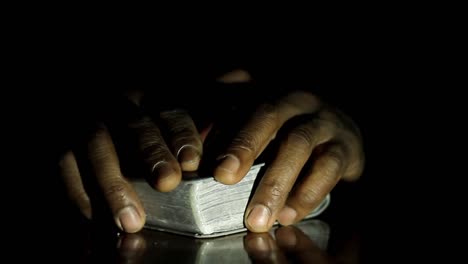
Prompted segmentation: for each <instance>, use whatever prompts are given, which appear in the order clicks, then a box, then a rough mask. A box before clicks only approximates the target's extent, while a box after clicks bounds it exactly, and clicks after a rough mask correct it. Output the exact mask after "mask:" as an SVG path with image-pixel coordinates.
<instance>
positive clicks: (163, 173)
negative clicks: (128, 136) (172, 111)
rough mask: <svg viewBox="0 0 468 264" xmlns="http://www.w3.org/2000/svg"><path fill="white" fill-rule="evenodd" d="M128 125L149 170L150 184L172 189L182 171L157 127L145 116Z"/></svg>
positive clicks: (175, 185)
mask: <svg viewBox="0 0 468 264" xmlns="http://www.w3.org/2000/svg"><path fill="white" fill-rule="evenodd" d="M129 126H130V128H131V129H132V130H133V131H134V132H135V134H136V136H137V139H138V143H137V144H138V148H139V152H140V153H141V155H142V156H143V161H144V163H145V166H146V167H147V169H148V171H149V172H150V176H149V181H150V183H151V185H152V186H153V187H154V188H156V189H157V190H159V191H162V192H168V191H171V190H173V189H174V188H175V187H177V185H178V184H179V182H180V180H181V178H182V173H181V170H180V167H179V163H178V162H177V160H176V159H175V158H174V156H173V155H172V153H171V151H170V150H169V148H168V146H167V144H166V142H165V140H164V138H163V136H162V134H161V131H160V130H159V128H158V127H157V126H156V124H155V123H154V122H153V120H152V119H151V118H149V117H147V116H145V117H141V118H139V119H138V120H137V121H134V122H132V123H131V124H130V125H129Z"/></svg>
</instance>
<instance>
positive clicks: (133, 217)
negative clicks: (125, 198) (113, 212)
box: [115, 206, 141, 233]
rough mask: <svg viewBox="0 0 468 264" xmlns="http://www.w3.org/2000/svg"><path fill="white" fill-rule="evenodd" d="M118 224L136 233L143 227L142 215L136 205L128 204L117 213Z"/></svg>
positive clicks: (123, 229) (123, 228)
mask: <svg viewBox="0 0 468 264" xmlns="http://www.w3.org/2000/svg"><path fill="white" fill-rule="evenodd" d="M115 222H116V224H117V226H118V227H119V228H120V229H121V230H122V231H125V232H127V233H134V232H136V231H138V230H140V228H141V217H140V215H139V214H138V212H137V211H136V209H135V207H133V206H127V207H125V208H123V209H122V210H120V211H119V212H118V213H117V217H116V219H115Z"/></svg>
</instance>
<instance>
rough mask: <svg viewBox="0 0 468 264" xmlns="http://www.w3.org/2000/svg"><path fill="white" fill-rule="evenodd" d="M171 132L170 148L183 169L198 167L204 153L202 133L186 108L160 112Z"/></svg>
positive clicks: (191, 169)
mask: <svg viewBox="0 0 468 264" xmlns="http://www.w3.org/2000/svg"><path fill="white" fill-rule="evenodd" d="M160 118H161V120H162V121H163V122H164V123H165V125H166V128H167V130H168V133H169V139H168V141H169V142H170V143H169V144H170V148H171V151H172V153H173V154H174V156H175V157H176V158H177V160H178V161H179V163H180V166H181V168H182V170H183V171H195V170H197V169H198V165H199V164H200V159H201V155H202V149H203V148H202V141H201V138H200V134H199V133H198V130H197V128H196V126H195V124H194V122H193V120H192V118H191V117H190V116H189V115H188V113H187V112H186V111H184V110H174V111H164V112H161V113H160Z"/></svg>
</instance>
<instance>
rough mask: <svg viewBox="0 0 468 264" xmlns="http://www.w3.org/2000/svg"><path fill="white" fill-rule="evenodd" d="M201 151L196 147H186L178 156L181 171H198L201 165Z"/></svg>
mask: <svg viewBox="0 0 468 264" xmlns="http://www.w3.org/2000/svg"><path fill="white" fill-rule="evenodd" d="M200 156H201V155H200V151H198V150H197V149H196V148H195V147H192V146H185V147H183V148H182V149H181V150H179V153H178V155H177V158H178V160H179V163H180V166H181V169H182V170H183V171H196V170H197V169H198V166H199V165H200Z"/></svg>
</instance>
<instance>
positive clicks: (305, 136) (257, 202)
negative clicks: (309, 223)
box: [245, 118, 334, 232]
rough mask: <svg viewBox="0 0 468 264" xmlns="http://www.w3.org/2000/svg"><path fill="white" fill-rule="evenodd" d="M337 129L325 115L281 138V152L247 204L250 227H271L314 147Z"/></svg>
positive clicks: (247, 220) (263, 229) (255, 229)
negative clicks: (327, 120) (325, 119)
mask: <svg viewBox="0 0 468 264" xmlns="http://www.w3.org/2000/svg"><path fill="white" fill-rule="evenodd" d="M333 133H334V132H333V130H332V128H331V127H330V126H325V125H323V124H322V120H321V119H318V118H308V119H307V121H306V122H304V123H302V124H301V125H299V126H297V127H296V128H294V129H293V130H291V132H290V133H289V134H288V135H287V136H286V137H285V139H283V140H282V141H281V143H280V147H279V151H278V154H277V156H276V157H275V159H274V161H273V162H272V164H271V165H270V166H269V167H268V169H267V170H266V171H265V174H264V176H263V178H262V179H261V180H260V183H259V186H258V187H257V189H256V190H255V194H254V196H253V197H252V200H251V201H250V203H249V205H248V207H247V210H246V214H245V215H246V221H245V223H246V226H247V228H248V229H249V230H250V231H252V232H266V231H267V230H268V229H270V228H271V226H272V225H273V223H274V222H275V221H276V219H277V214H278V212H279V210H281V209H282V208H283V206H284V203H285V201H286V198H287V197H288V194H289V191H290V190H291V188H292V187H293V185H294V183H295V181H296V179H297V176H298V175H299V173H300V172H301V170H302V168H303V167H304V165H305V164H306V162H307V161H308V159H309V157H310V155H311V154H312V151H313V149H314V148H315V146H317V145H319V144H321V143H323V142H325V141H328V140H329V139H330V138H331V137H333Z"/></svg>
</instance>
